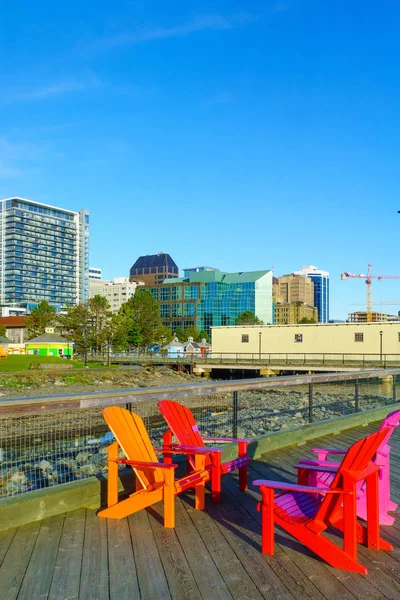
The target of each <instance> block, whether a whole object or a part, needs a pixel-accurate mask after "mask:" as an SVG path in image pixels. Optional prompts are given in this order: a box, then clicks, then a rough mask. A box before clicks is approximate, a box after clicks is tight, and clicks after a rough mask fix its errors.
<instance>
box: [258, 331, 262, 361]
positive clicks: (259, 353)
mask: <svg viewBox="0 0 400 600" xmlns="http://www.w3.org/2000/svg"><path fill="white" fill-rule="evenodd" d="M261 338H262V333H261V331H259V332H258V358H259V359H260V360H261Z"/></svg>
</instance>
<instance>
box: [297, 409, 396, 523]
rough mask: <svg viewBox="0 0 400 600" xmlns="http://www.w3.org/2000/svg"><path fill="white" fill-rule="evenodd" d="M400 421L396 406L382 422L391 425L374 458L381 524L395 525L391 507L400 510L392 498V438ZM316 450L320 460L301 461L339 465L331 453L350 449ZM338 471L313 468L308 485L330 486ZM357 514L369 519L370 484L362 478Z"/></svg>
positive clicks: (387, 426)
mask: <svg viewBox="0 0 400 600" xmlns="http://www.w3.org/2000/svg"><path fill="white" fill-rule="evenodd" d="M399 424H400V410H395V411H393V412H391V413H389V414H388V415H387V417H386V418H385V419H384V421H383V422H382V425H381V426H380V428H379V430H380V431H381V430H382V429H387V434H386V436H385V438H384V439H383V441H382V442H381V444H380V446H379V448H378V450H377V452H376V454H375V456H374V459H373V462H374V463H375V464H376V465H377V466H379V467H380V471H379V524H380V525H393V523H394V520H395V519H394V517H392V516H391V515H389V514H388V511H393V510H396V508H397V506H398V505H397V504H396V502H393V500H391V499H390V449H391V448H390V446H389V444H388V442H389V439H390V437H391V435H392V433H393V432H394V430H395V428H396V427H398V426H399ZM312 452H315V453H316V454H317V457H318V458H317V459H316V460H311V459H310V460H308V459H301V460H300V461H299V465H302V464H307V465H314V466H320V467H326V466H327V467H330V468H338V467H339V465H340V463H337V462H332V461H329V460H327V459H328V456H337V457H339V456H344V455H345V454H346V452H347V451H346V450H332V449H328V448H313V450H312ZM334 476H335V475H334V473H327V472H323V471H318V470H316V471H312V470H310V471H309V474H308V481H307V483H308V485H311V486H318V487H319V488H329V487H330V485H331V483H332V481H333V478H334ZM357 516H358V517H360V518H361V519H364V520H366V518H367V496H366V486H365V483H364V482H362V481H361V482H360V483H359V484H358V486H357Z"/></svg>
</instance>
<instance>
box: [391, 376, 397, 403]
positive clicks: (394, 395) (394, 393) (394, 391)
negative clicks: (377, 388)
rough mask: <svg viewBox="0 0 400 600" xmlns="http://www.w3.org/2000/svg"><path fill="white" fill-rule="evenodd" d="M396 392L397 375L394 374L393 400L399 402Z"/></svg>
mask: <svg viewBox="0 0 400 600" xmlns="http://www.w3.org/2000/svg"><path fill="white" fill-rule="evenodd" d="M396 396H397V393H396V375H392V398H393V402H397V398H396Z"/></svg>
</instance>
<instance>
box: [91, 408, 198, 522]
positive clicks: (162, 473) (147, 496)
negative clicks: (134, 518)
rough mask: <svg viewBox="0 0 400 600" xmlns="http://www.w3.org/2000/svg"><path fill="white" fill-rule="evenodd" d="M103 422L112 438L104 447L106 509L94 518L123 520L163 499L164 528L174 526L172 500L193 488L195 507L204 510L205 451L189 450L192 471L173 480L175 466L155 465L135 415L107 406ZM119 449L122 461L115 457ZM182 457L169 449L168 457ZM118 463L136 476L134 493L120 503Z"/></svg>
mask: <svg viewBox="0 0 400 600" xmlns="http://www.w3.org/2000/svg"><path fill="white" fill-rule="evenodd" d="M103 416H104V419H105V421H106V423H107V425H108V426H109V428H110V429H111V431H112V433H113V434H114V436H115V439H116V441H115V442H114V443H112V444H111V445H110V446H109V447H108V488H107V492H108V497H107V500H108V508H105V509H104V510H101V511H100V512H99V513H98V515H99V516H100V517H107V518H111V519H123V518H124V517H126V516H128V515H130V514H132V513H135V512H137V511H139V510H141V509H142V508H146V507H148V506H151V505H152V504H155V503H156V502H159V501H160V500H164V525H165V527H174V526H175V504H174V497H175V496H176V495H178V494H180V493H181V492H184V491H185V490H187V489H189V488H193V487H194V488H195V507H196V509H199V510H202V509H204V497H205V481H207V480H208V477H209V475H208V471H207V470H206V469H205V457H206V452H205V451H204V449H198V450H197V449H195V450H191V452H190V454H191V455H195V457H194V469H193V471H191V473H190V474H189V475H186V476H185V477H181V478H180V479H176V480H175V479H174V469H175V468H176V467H177V466H178V465H176V464H172V461H171V460H170V461H169V463H168V464H165V463H160V462H158V459H157V456H156V452H163V453H164V455H165V454H168V451H167V450H166V449H165V448H164V449H162V450H155V449H154V448H153V446H152V443H151V441H150V438H149V436H148V434H147V431H146V428H145V426H144V423H143V421H142V419H141V417H139V415H137V414H135V413H131V412H129V411H128V410H126V409H124V408H120V407H118V406H111V407H108V408H105V409H104V411H103ZM119 448H121V449H122V451H123V453H124V455H125V456H126V458H118V450H119ZM172 453H177V454H182V453H184V451H182V450H179V452H175V451H174V450H172V449H171V451H170V452H169V454H172ZM118 464H124V465H130V466H131V467H132V469H133V470H134V472H135V474H136V492H134V493H133V494H131V495H130V496H129V497H128V498H126V499H124V500H120V501H119V500H118Z"/></svg>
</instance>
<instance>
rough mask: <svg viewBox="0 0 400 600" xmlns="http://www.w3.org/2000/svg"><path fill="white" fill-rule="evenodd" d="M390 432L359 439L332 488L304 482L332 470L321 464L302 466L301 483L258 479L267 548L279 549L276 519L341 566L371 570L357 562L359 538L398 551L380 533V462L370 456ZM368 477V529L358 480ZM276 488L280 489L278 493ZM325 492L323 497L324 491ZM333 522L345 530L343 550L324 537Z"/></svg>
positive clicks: (266, 550) (265, 550)
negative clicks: (360, 513) (359, 508)
mask: <svg viewBox="0 0 400 600" xmlns="http://www.w3.org/2000/svg"><path fill="white" fill-rule="evenodd" d="M386 434H387V429H383V430H380V431H377V432H375V433H372V434H370V435H368V436H367V437H366V438H363V439H361V440H359V441H358V442H355V443H354V444H353V445H352V446H351V447H350V448H349V449H348V451H347V453H346V455H345V457H344V458H343V461H342V463H341V465H340V467H339V469H333V470H334V473H335V476H334V479H333V481H332V483H331V486H330V487H329V488H328V489H327V488H319V487H312V486H306V485H302V484H303V482H304V481H307V476H308V474H307V471H308V470H310V469H312V470H313V469H318V470H319V471H322V470H326V471H328V472H329V470H330V469H331V470H332V467H322V468H321V465H318V466H313V465H305V464H299V465H297V468H298V469H299V471H298V484H297V485H296V484H292V483H283V482H279V481H268V480H263V479H258V480H256V481H254V482H253V483H254V485H257V486H260V492H261V496H262V500H261V502H260V503H259V504H258V510H261V515H262V552H263V553H264V554H273V553H274V522H276V523H277V524H278V525H279V526H280V527H282V529H284V530H285V531H287V532H288V533H290V534H291V535H292V536H293V537H295V538H296V539H297V540H299V542H301V543H302V544H304V545H305V546H307V547H308V548H310V550H312V551H313V552H315V554H318V556H320V557H321V558H322V559H323V560H325V561H326V562H327V563H328V564H330V565H332V566H333V567H336V568H338V569H345V570H346V571H354V572H356V573H362V574H366V573H368V570H367V568H366V567H365V566H364V565H362V564H361V563H360V562H358V561H357V542H359V543H361V544H364V545H366V546H368V548H373V549H375V550H393V547H392V546H391V544H389V543H388V542H386V541H385V540H383V539H382V538H381V537H380V533H379V506H378V505H379V500H378V474H379V466H377V465H374V464H373V463H372V462H371V460H372V458H373V456H374V454H375V452H376V450H377V448H378V447H379V445H380V444H381V442H382V440H383V439H384V438H385V436H386ZM363 480H365V482H366V486H367V527H365V526H363V525H361V523H359V522H358V521H357V514H356V490H357V483H358V482H359V481H363ZM274 490H279V492H277V494H276V495H274ZM321 494H323V495H321ZM331 525H332V526H334V527H336V528H337V529H339V530H340V531H342V532H343V536H344V542H343V548H341V547H339V546H337V545H336V544H335V543H333V542H332V541H330V540H329V539H328V538H326V537H325V536H323V535H322V534H323V533H324V531H326V530H327V529H328V527H330V526H331Z"/></svg>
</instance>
